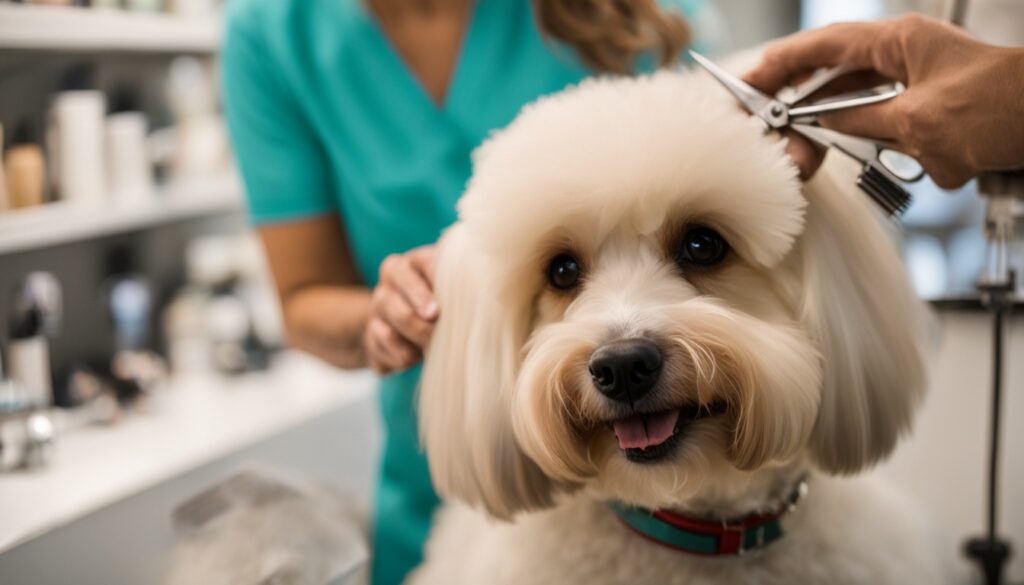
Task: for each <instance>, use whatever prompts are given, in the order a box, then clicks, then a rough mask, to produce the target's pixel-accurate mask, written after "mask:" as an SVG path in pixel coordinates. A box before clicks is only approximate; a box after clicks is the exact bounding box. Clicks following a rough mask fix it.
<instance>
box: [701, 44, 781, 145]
mask: <svg viewBox="0 0 1024 585" xmlns="http://www.w3.org/2000/svg"><path fill="white" fill-rule="evenodd" d="M690 56H691V57H693V60H694V61H696V62H697V64H698V65H700V66H701V67H703V68H704V70H705V71H707V72H708V73H710V74H711V76H712V77H714V78H715V79H716V80H718V82H719V83H721V84H722V85H723V86H725V89H727V90H729V93H731V94H732V95H733V96H735V97H736V99H738V100H739V101H740V103H742V104H743V106H744V107H745V108H746V109H747V111H749V112H750V113H751V114H754V115H755V116H757V117H759V118H761V119H762V120H764V122H765V123H766V124H768V126H769V127H770V128H775V129H777V128H783V127H785V126H786V125H787V124H788V123H789V116H788V115H787V111H788V109H787V107H786V105H785V104H783V103H782V102H780V101H778V100H776V99H773V98H772V97H770V96H769V95H767V94H765V93H763V92H760V91H758V90H757V89H754V88H753V87H751V86H750V85H749V84H748V83H746V82H744V81H743V80H742V79H740V78H738V77H736V76H735V75H732V74H731V73H729V72H728V71H726V70H725V69H722V68H721V67H719V66H718V65H715V64H714V63H712V62H711V61H710V60H708V58H707V57H705V56H703V55H701V54H700V53H697V52H696V51H690Z"/></svg>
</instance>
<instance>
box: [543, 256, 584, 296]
mask: <svg viewBox="0 0 1024 585" xmlns="http://www.w3.org/2000/svg"><path fill="white" fill-rule="evenodd" d="M579 280H580V263H579V262H578V261H577V260H576V259H575V258H573V257H572V256H570V255H568V254H559V255H558V256H556V257H555V259H554V260H552V261H551V264H550V265H549V266H548V282H549V283H551V286H553V287H555V288H557V289H560V290H567V289H570V288H572V287H574V286H576V284H577V283H578V282H579Z"/></svg>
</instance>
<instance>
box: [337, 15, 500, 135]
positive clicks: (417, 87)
mask: <svg viewBox="0 0 1024 585" xmlns="http://www.w3.org/2000/svg"><path fill="white" fill-rule="evenodd" d="M357 4H358V5H359V8H358V10H359V14H360V16H362V18H363V20H364V21H365V23H366V26H367V27H368V28H369V30H370V32H371V36H370V38H371V40H372V41H373V43H374V44H375V45H376V49H377V50H378V51H379V52H380V53H381V54H382V55H383V58H384V62H385V63H387V65H388V66H389V67H390V68H391V69H393V70H394V71H395V72H396V74H397V76H398V77H399V78H400V79H402V83H404V84H405V85H407V86H411V87H412V92H413V93H414V94H416V96H417V98H416V101H417V102H419V103H420V104H423V105H424V106H426V107H427V109H429V110H430V111H431V112H433V113H434V114H441V115H446V116H451V114H452V112H451V109H450V107H451V104H452V103H457V102H458V100H457V99H453V97H454V96H455V95H457V94H458V92H459V91H460V88H461V87H462V85H463V83H464V82H463V81H462V80H463V78H464V77H465V76H466V75H467V73H466V72H465V71H464V70H465V69H467V67H468V66H467V62H469V61H471V59H470V58H469V57H470V56H469V55H468V54H467V51H468V50H469V48H470V47H474V46H477V43H479V39H478V38H477V37H478V36H479V35H480V34H482V33H481V32H480V31H479V29H480V28H481V26H482V25H481V24H480V21H481V20H482V19H483V17H482V15H481V13H483V12H484V10H483V7H484V5H485V4H487V2H486V0H476V1H475V2H473V6H472V7H471V8H470V15H469V19H468V21H467V23H466V29H465V30H464V31H463V32H462V38H461V39H460V40H459V50H458V52H457V53H456V55H455V63H454V65H453V68H452V72H451V75H450V76H449V77H448V82H447V86H446V87H445V90H444V96H443V97H442V99H441V101H440V102H436V101H434V98H433V97H432V96H431V95H430V93H429V92H428V91H427V88H426V87H424V86H423V83H422V82H421V81H420V79H419V78H418V77H417V76H416V73H415V72H414V71H413V70H412V69H411V68H410V67H409V64H408V63H407V62H406V60H405V59H404V58H403V57H402V53H401V52H400V51H399V50H398V47H397V46H396V45H395V43H394V42H393V41H392V40H391V38H390V37H389V36H388V35H387V33H386V32H385V31H384V27H382V26H381V24H380V21H379V20H378V19H377V17H376V16H375V15H374V14H373V13H372V12H371V11H370V8H369V7H368V6H367V5H366V3H365V2H363V1H358V2H357Z"/></svg>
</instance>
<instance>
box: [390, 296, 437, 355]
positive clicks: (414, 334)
mask: <svg viewBox="0 0 1024 585" xmlns="http://www.w3.org/2000/svg"><path fill="white" fill-rule="evenodd" d="M379 315H380V316H382V317H383V318H384V321H386V322H387V324H388V325H390V326H391V327H392V328H394V329H395V330H396V331H397V332H398V333H399V334H400V335H401V336H402V337H404V338H405V340H406V341H408V342H412V343H413V344H414V345H415V346H418V347H424V346H426V344H427V343H428V342H429V341H430V334H431V332H432V331H433V323H431V322H430V321H427V320H426V319H423V318H422V317H420V316H419V314H418V313H417V312H416V310H415V309H414V308H413V306H412V305H411V304H410V303H409V301H408V299H406V298H405V297H403V296H402V295H401V294H397V293H396V294H392V295H390V297H389V298H388V299H387V300H386V301H385V302H384V303H383V304H382V306H381V307H380V312H379Z"/></svg>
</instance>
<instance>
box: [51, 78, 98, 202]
mask: <svg viewBox="0 0 1024 585" xmlns="http://www.w3.org/2000/svg"><path fill="white" fill-rule="evenodd" d="M105 110H106V102H105V100H104V97H103V94H102V93H101V92H99V91H95V90H73V91H65V92H62V93H59V94H57V97H56V98H55V99H54V102H53V108H52V110H51V125H52V131H51V132H50V137H51V138H52V139H53V140H54V141H55V142H56V144H55V145H54V146H55V150H56V153H55V154H56V159H57V162H56V166H57V173H56V174H57V177H56V178H57V182H58V185H59V190H60V198H61V199H64V200H66V201H71V202H74V203H80V204H89V205H97V204H101V203H102V202H103V201H104V200H105V199H106V180H105V177H104V174H105V173H104V171H105V169H106V168H107V167H106V164H104V156H103V155H104V150H105V149H104V147H103V146H104V145H103V126H104V115H105V113H106V111H105Z"/></svg>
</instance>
